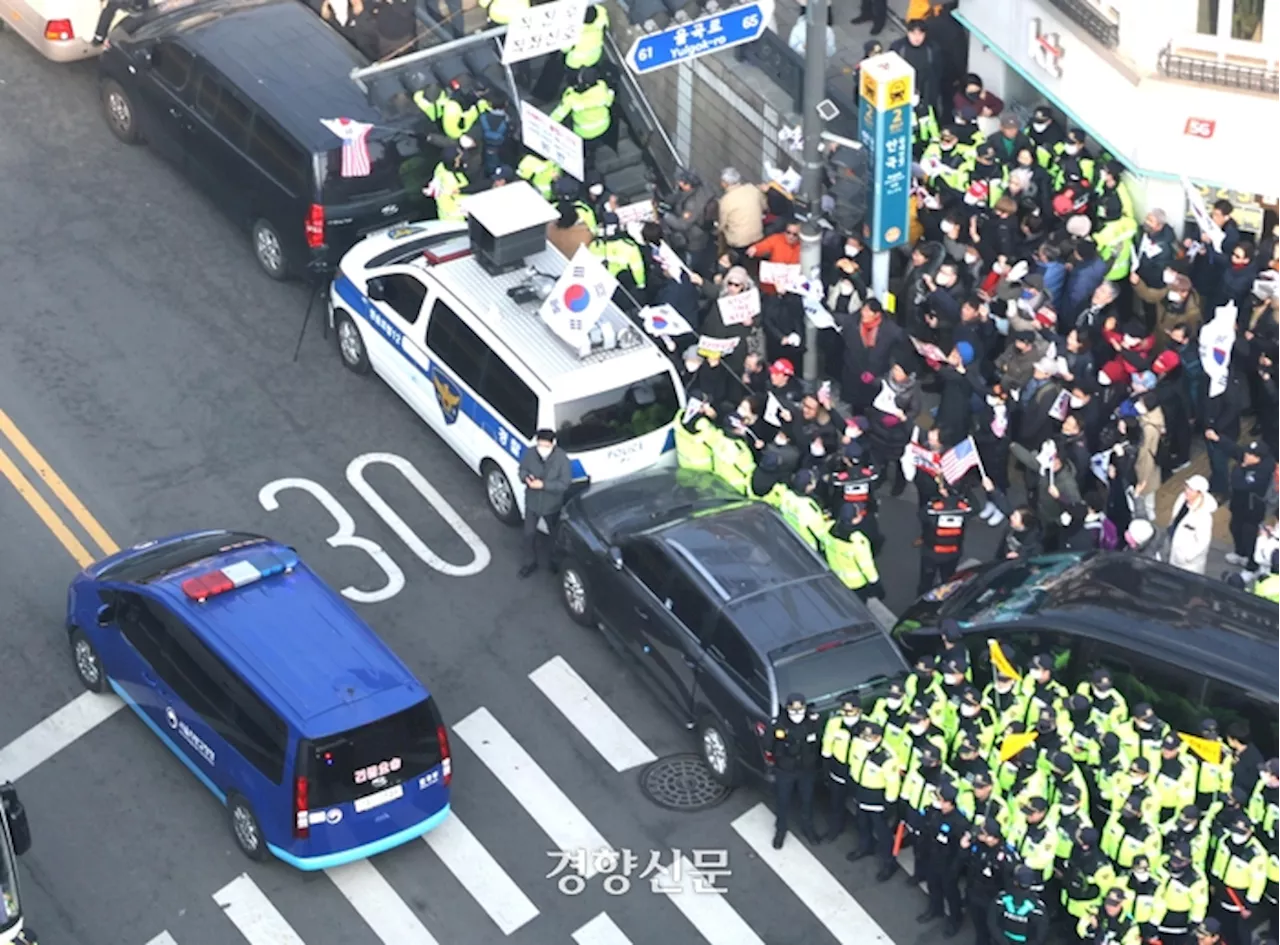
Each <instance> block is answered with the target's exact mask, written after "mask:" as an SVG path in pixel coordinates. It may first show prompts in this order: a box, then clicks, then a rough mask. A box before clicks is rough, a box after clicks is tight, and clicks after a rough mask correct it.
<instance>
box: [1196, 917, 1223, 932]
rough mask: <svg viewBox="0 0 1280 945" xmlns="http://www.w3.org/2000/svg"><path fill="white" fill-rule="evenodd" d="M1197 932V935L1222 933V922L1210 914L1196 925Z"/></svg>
mask: <svg viewBox="0 0 1280 945" xmlns="http://www.w3.org/2000/svg"><path fill="white" fill-rule="evenodd" d="M1195 933H1196V935H1221V934H1222V923H1221V922H1219V921H1218V920H1217V919H1215V918H1214V917H1213V916H1209V917H1208V918H1206V919H1205V920H1204V921H1203V922H1201V923H1200V924H1199V925H1197V926H1196V927H1195Z"/></svg>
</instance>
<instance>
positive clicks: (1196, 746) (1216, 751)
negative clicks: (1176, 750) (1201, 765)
mask: <svg viewBox="0 0 1280 945" xmlns="http://www.w3.org/2000/svg"><path fill="white" fill-rule="evenodd" d="M1178 737H1179V738H1181V739H1182V740H1183V741H1184V742H1186V744H1187V747H1188V748H1190V749H1191V750H1192V751H1193V752H1195V753H1196V754H1197V755H1199V756H1200V757H1201V758H1203V759H1204V760H1205V761H1207V762H1209V764H1211V765H1216V764H1221V763H1222V742H1220V741H1218V740H1217V739H1214V738H1201V737H1200V736H1198V735H1188V734H1187V733H1186V732H1179V733H1178Z"/></svg>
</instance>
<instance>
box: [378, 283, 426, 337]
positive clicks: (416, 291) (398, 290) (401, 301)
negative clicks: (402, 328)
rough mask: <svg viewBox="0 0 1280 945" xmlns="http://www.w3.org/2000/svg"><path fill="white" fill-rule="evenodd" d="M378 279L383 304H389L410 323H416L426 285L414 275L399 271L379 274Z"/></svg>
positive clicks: (420, 311) (420, 312)
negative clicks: (383, 274)
mask: <svg viewBox="0 0 1280 945" xmlns="http://www.w3.org/2000/svg"><path fill="white" fill-rule="evenodd" d="M379 281H380V282H381V283H382V287H383V298H382V302H383V304H384V305H390V306H391V308H393V309H394V310H395V312H396V314H397V315H399V316H400V317H401V318H403V319H404V320H405V321H406V322H408V323H409V324H410V325H412V324H414V323H416V322H417V321H418V317H419V316H420V315H421V314H422V302H423V300H424V299H425V298H426V297H427V287H426V286H425V285H423V284H422V283H421V282H420V281H419V280H418V279H417V278H415V277H414V276H410V275H406V274H404V273H400V272H396V273H391V274H390V275H386V276H379Z"/></svg>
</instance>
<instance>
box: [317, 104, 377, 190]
mask: <svg viewBox="0 0 1280 945" xmlns="http://www.w3.org/2000/svg"><path fill="white" fill-rule="evenodd" d="M320 124H322V125H324V126H325V127H326V128H328V129H329V130H330V131H332V132H333V133H334V134H335V135H337V136H338V137H339V138H341V139H342V170H341V171H340V173H341V175H342V176H343V177H368V176H369V174H370V173H371V172H372V170H373V165H372V162H371V161H370V160H369V132H371V131H373V125H370V124H367V123H366V122H363V121H352V120H351V119H350V118H321V119H320Z"/></svg>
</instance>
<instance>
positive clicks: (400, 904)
mask: <svg viewBox="0 0 1280 945" xmlns="http://www.w3.org/2000/svg"><path fill="white" fill-rule="evenodd" d="M325 874H326V875H327V876H328V877H329V878H330V879H331V880H333V885H335V886H337V887H338V892H340V893H342V895H343V896H344V897H345V898H346V900H347V902H349V903H351V905H352V908H354V909H355V910H356V912H358V913H360V918H362V919H364V921H365V923H366V924H367V925H368V926H369V928H371V929H372V930H373V934H374V935H376V936H378V940H379V941H381V942H382V943H383V945H438V943H437V942H436V940H435V938H434V937H433V936H432V934H431V933H430V932H428V931H427V927H426V926H425V925H423V924H422V922H420V921H419V920H418V917H417V916H416V915H414V914H413V910H412V909H410V908H409V905H408V903H406V902H405V901H404V900H403V899H401V898H400V894H399V893H397V892H396V891H395V890H394V889H392V888H391V884H390V883H389V882H387V880H386V879H385V878H384V877H383V875H382V874H381V873H379V872H378V870H377V868H376V867H375V866H374V865H373V864H372V863H370V862H369V861H368V860H357V861H355V862H354V863H345V864H343V865H342V866H335V867H333V868H332V869H327V870H325Z"/></svg>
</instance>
